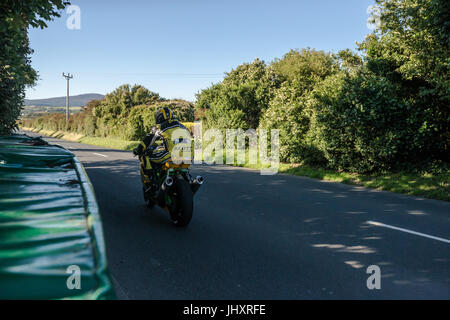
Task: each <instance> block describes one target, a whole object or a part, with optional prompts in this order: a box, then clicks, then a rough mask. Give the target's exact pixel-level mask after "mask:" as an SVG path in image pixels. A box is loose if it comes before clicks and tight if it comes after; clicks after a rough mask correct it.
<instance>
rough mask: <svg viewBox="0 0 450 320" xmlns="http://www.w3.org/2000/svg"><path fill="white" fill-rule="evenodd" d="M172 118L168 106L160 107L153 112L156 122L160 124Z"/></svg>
mask: <svg viewBox="0 0 450 320" xmlns="http://www.w3.org/2000/svg"><path fill="white" fill-rule="evenodd" d="M173 118H174V117H173V112H172V110H170V109H169V108H168V107H164V108H161V109H159V110H158V111H156V113H155V122H156V124H161V123H163V122H165V121H170V120H173Z"/></svg>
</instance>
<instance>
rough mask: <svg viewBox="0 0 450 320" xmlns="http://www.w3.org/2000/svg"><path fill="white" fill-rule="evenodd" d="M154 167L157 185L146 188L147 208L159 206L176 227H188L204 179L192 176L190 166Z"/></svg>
mask: <svg viewBox="0 0 450 320" xmlns="http://www.w3.org/2000/svg"><path fill="white" fill-rule="evenodd" d="M150 152H152V150H151V151H150ZM141 161H142V160H141ZM152 166H153V168H154V170H153V181H155V182H156V183H155V184H154V185H153V187H150V188H147V189H146V188H145V186H144V190H143V191H144V199H145V202H146V204H147V207H149V208H152V207H154V206H155V205H157V206H159V207H161V208H163V209H164V210H166V211H167V212H169V214H170V217H171V219H172V222H173V223H174V224H175V225H176V226H178V227H185V226H187V225H188V224H189V222H190V221H191V219H192V213H193V209H194V208H193V206H194V195H195V193H196V192H197V191H198V189H199V188H200V186H201V185H202V184H203V182H204V179H203V177H202V176H196V177H195V178H194V177H193V176H191V174H190V171H189V167H190V164H185V163H182V164H175V163H173V162H171V161H168V162H166V163H164V164H163V165H159V166H158V165H156V164H154V163H152Z"/></svg>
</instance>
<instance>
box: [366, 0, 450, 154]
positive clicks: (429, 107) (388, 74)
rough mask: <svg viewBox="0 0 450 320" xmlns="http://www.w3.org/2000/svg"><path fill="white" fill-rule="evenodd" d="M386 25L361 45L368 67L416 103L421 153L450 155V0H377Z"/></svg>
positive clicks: (415, 139)
mask: <svg viewBox="0 0 450 320" xmlns="http://www.w3.org/2000/svg"><path fill="white" fill-rule="evenodd" d="M376 2H377V5H378V7H379V8H380V26H379V28H378V29H377V30H376V31H375V33H373V34H370V35H369V36H368V37H367V38H366V39H365V41H364V42H363V43H361V44H360V45H359V48H360V49H361V50H362V51H363V52H364V53H365V56H366V57H365V60H366V63H367V67H368V69H369V70H370V71H372V72H373V73H375V74H376V75H378V76H380V77H383V78H386V79H388V80H389V81H390V82H391V83H392V84H393V85H394V86H396V87H397V93H398V95H399V97H401V98H403V99H405V100H407V101H408V103H409V104H410V105H411V109H410V110H409V111H408V112H409V113H413V115H414V116H413V117H412V118H411V117H410V118H411V121H412V124H413V125H414V126H415V127H418V128H420V130H419V131H417V132H416V134H415V135H414V137H412V140H411V142H412V143H414V144H415V145H416V148H417V149H416V155H417V157H418V159H422V160H425V159H424V158H425V157H427V158H434V159H442V160H445V159H448V158H449V147H450V146H449V145H450V131H449V122H450V108H449V106H450V75H449V74H450V73H449V71H450V48H449V41H450V24H449V21H450V3H449V2H448V1H444V0H377V1H376Z"/></svg>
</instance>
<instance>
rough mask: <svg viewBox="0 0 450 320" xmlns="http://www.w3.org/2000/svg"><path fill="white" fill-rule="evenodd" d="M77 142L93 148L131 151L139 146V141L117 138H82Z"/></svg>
mask: <svg viewBox="0 0 450 320" xmlns="http://www.w3.org/2000/svg"><path fill="white" fill-rule="evenodd" d="M78 142H80V143H85V144H91V145H94V146H99V147H105V148H111V149H120V150H133V149H134V148H136V147H137V146H138V145H139V143H140V142H139V141H127V140H122V139H118V138H109V137H108V138H100V137H87V136H86V137H83V138H81V139H80V140H79V141H78Z"/></svg>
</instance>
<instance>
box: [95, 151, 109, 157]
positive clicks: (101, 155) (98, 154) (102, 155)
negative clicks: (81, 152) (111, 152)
mask: <svg viewBox="0 0 450 320" xmlns="http://www.w3.org/2000/svg"><path fill="white" fill-rule="evenodd" d="M92 154H95V155H96V156H100V157H105V158H108V156H105V155H104V154H101V153H95V152H92Z"/></svg>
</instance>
